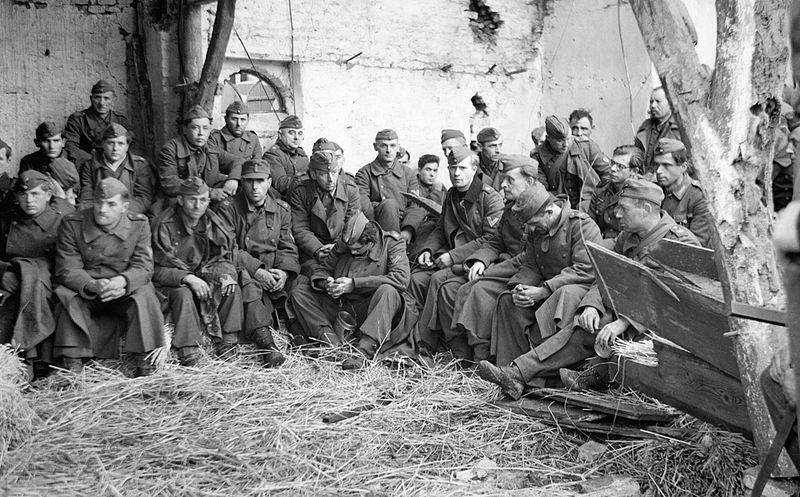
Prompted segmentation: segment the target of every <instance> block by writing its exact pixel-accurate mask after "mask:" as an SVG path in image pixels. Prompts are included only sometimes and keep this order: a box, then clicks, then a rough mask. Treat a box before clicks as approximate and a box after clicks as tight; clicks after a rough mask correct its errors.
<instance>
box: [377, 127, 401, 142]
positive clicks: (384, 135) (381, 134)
mask: <svg viewBox="0 0 800 497" xmlns="http://www.w3.org/2000/svg"><path fill="white" fill-rule="evenodd" d="M397 138H398V137H397V132H396V131H395V130H393V129H389V128H387V129H382V130H380V131H378V134H376V135H375V141H379V140H397Z"/></svg>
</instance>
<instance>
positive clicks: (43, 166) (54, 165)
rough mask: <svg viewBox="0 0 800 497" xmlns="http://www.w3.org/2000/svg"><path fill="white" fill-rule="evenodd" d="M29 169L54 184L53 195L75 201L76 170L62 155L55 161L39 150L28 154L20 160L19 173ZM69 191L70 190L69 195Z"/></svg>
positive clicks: (76, 194) (76, 195)
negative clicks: (47, 177)
mask: <svg viewBox="0 0 800 497" xmlns="http://www.w3.org/2000/svg"><path fill="white" fill-rule="evenodd" d="M30 169H33V170H34V171H39V172H40V173H42V174H45V175H47V176H50V177H51V178H52V179H53V181H54V183H55V185H54V187H55V191H54V192H53V194H54V195H56V194H57V195H58V196H61V197H62V198H65V199H67V200H77V197H78V195H79V194H80V177H79V176H78V169H77V168H76V167H75V164H73V163H72V162H70V161H69V160H67V159H66V157H65V154H64V153H62V154H61V155H60V156H59V157H56V158H55V159H51V158H50V157H48V156H46V155H45V154H44V152H42V151H41V150H37V151H36V152H33V153H32V154H28V155H26V156H25V157H23V158H22V159H20V161H19V172H20V173H23V172H25V171H28V170H30ZM59 189H61V190H63V192H59V191H58V190H59ZM70 189H72V192H71V193H70V191H69V190H70ZM61 193H63V194H61Z"/></svg>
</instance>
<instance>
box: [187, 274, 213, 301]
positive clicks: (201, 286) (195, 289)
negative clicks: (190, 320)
mask: <svg viewBox="0 0 800 497" xmlns="http://www.w3.org/2000/svg"><path fill="white" fill-rule="evenodd" d="M183 283H185V284H186V286H188V287H189V289H190V290H191V291H192V293H193V294H194V296H195V297H197V299H198V300H208V299H209V297H211V287H210V286H209V285H208V283H206V281H205V280H204V279H202V278H199V277H197V276H195V275H193V274H187V275H186V276H184V278H183Z"/></svg>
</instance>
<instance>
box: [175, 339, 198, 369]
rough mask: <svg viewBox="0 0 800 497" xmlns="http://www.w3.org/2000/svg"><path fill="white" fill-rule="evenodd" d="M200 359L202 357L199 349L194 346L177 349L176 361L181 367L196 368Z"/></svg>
mask: <svg viewBox="0 0 800 497" xmlns="http://www.w3.org/2000/svg"><path fill="white" fill-rule="evenodd" d="M200 357H202V354H201V353H200V347H198V346H196V345H189V346H187V347H181V348H180V349H178V360H179V361H180V363H181V366H185V367H188V368H190V367H194V366H197V363H198V362H200Z"/></svg>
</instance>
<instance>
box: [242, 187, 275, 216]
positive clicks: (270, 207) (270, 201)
mask: <svg viewBox="0 0 800 497" xmlns="http://www.w3.org/2000/svg"><path fill="white" fill-rule="evenodd" d="M239 195H241V202H242V204H244V208H245V209H246V210H247V211H248V212H258V211H260V210H265V211H267V212H277V211H278V203H277V202H275V199H274V198H272V195H267V199H266V200H265V201H264V205H262V206H261V207H256V206H255V205H253V204H252V203H250V199H248V198H247V195H245V193H244V191H242V192H240V193H239Z"/></svg>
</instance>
